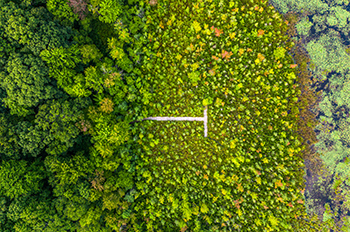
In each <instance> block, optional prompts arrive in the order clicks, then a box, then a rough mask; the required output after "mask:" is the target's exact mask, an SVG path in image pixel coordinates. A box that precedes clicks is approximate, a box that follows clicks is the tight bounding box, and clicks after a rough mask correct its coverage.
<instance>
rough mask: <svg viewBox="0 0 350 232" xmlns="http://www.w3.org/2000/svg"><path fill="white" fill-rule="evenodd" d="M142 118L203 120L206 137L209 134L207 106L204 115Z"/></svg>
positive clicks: (150, 118)
mask: <svg viewBox="0 0 350 232" xmlns="http://www.w3.org/2000/svg"><path fill="white" fill-rule="evenodd" d="M142 120H156V121H203V122H204V137H207V135H208V116H207V106H205V109H204V117H149V118H144V119H142Z"/></svg>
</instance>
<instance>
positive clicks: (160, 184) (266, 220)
mask: <svg viewBox="0 0 350 232" xmlns="http://www.w3.org/2000/svg"><path fill="white" fill-rule="evenodd" d="M145 5H147V3H146V2H145ZM148 9H149V11H147V10H148ZM146 12H147V13H146V17H147V22H146V27H148V39H149V40H150V41H152V42H153V43H152V45H153V46H149V49H150V50H152V51H153V54H152V56H150V57H149V59H147V60H150V62H148V63H147V64H146V65H144V66H143V69H141V72H142V74H141V76H142V77H143V78H144V79H145V78H146V79H147V80H149V82H148V83H149V85H150V86H151V87H150V93H151V98H150V100H149V104H148V105H147V107H145V109H147V110H148V112H149V115H148V116H152V117H155V116H177V117H180V116H181V117H185V116H192V117H200V116H201V114H202V110H203V106H208V138H202V139H199V138H198V137H197V136H196V135H191V136H190V134H192V131H193V130H194V129H193V125H190V124H191V123H192V124H194V123H193V122H186V125H187V126H186V127H184V126H182V127H181V126H179V127H180V129H177V130H176V129H174V128H173V127H171V126H170V125H174V124H176V123H179V122H173V123H168V124H169V125H168V124H167V123H165V122H145V121H143V122H142V124H141V125H142V127H143V129H142V131H141V132H142V133H141V134H140V139H141V141H142V142H140V143H142V144H143V147H144V149H145V150H146V151H147V153H144V154H143V155H142V156H143V160H144V161H145V163H144V164H143V168H142V169H141V171H140V172H138V176H140V177H141V175H142V177H144V178H147V179H145V182H140V183H138V184H137V186H138V189H140V190H142V195H144V197H145V198H143V201H142V202H141V203H139V204H137V206H136V207H137V210H138V211H140V212H142V214H141V215H142V216H144V217H145V218H146V219H147V228H148V229H149V230H152V228H155V229H156V230H159V231H171V230H178V229H181V230H182V231H184V230H186V229H190V230H191V231H202V230H208V231H215V230H221V231H226V230H228V228H230V229H233V228H235V229H238V228H240V229H241V230H243V231H260V230H261V231H263V230H265V231H287V230H292V229H296V228H298V229H301V228H302V227H300V226H297V222H296V220H294V219H295V218H297V217H299V216H305V215H304V214H303V213H302V212H304V211H305V208H304V207H305V206H304V204H303V200H302V199H303V197H302V191H303V179H302V173H303V170H302V167H303V160H302V159H303V157H302V156H301V154H300V151H301V150H302V147H301V146H300V145H301V142H302V137H301V136H300V135H298V134H297V133H295V131H296V130H297V128H296V126H295V125H296V124H297V117H298V113H299V110H298V108H297V106H296V104H295V103H296V102H297V101H298V95H299V94H300V90H299V89H298V88H297V87H298V84H297V83H295V79H296V75H295V71H294V70H295V69H294V68H295V67H296V66H297V65H296V64H294V62H293V60H292V58H291V57H290V56H289V55H288V54H286V52H287V50H289V49H290V48H291V47H292V46H293V43H292V42H290V41H289V42H287V39H288V37H286V36H285V35H284V34H283V30H285V29H286V27H287V22H285V21H283V20H282V18H281V16H280V15H279V14H278V13H276V12H275V11H274V9H273V7H271V6H270V7H267V6H266V2H262V3H261V2H260V3H257V2H254V1H251V2H249V1H245V2H240V1H237V2H233V1H231V2H229V1H196V2H193V1H182V2H181V3H180V2H171V1H162V2H158V4H156V5H155V6H147V8H146ZM150 28H151V29H150ZM280 28H282V31H281V30H280ZM193 93H195V94H193ZM186 94H187V97H186ZM179 124H180V125H182V124H181V123H179ZM196 124H199V123H196ZM138 125H139V124H138ZM181 128H182V129H181ZM164 138H167V139H166V140H164ZM210 139H213V140H215V141H216V142H214V143H213V142H212V141H210ZM169 140H170V141H171V142H170V141H169ZM193 140H195V141H193ZM161 141H163V142H164V143H162V142H161ZM166 141H169V143H170V144H168V143H167V142H166ZM209 141H210V143H211V146H210V148H212V149H209V150H205V149H203V152H204V154H206V155H205V156H202V155H201V156H200V158H198V159H196V158H197V155H199V154H201V153H197V152H192V150H196V149H197V148H196V147H198V146H199V147H202V146H203V144H207V142H209ZM214 144H215V145H216V146H214ZM217 144H220V145H217ZM183 146H185V147H186V146H188V147H189V150H187V152H180V151H182V149H183ZM171 147H172V148H171ZM207 148H208V147H207ZM215 149H217V150H215ZM188 153H190V154H191V155H192V157H191V155H188ZM194 157H196V158H194ZM162 161H163V162H162ZM194 161H195V162H194ZM213 163H215V165H210V167H211V169H208V166H209V164H213ZM162 170H165V171H162ZM170 170H173V171H170ZM141 179H142V178H141ZM198 179H199V180H201V181H199V182H197V180H198ZM165 180H167V181H165ZM206 180H211V181H208V184H206V187H205V188H203V187H202V186H201V184H202V183H206ZM169 183H170V185H169ZM189 183H190V185H189ZM213 183H215V184H213ZM189 186H191V187H189ZM150 187H151V188H150ZM194 189H196V190H198V189H201V190H202V191H201V192H200V193H198V192H197V191H194ZM198 195H200V196H201V197H198ZM145 199H146V201H145ZM165 199H168V201H166V200H165ZM174 202H176V203H175V204H174ZM179 202H180V203H179ZM179 204H180V206H179ZM141 206H142V207H141ZM253 212H254V213H253ZM167 222H168V223H167ZM169 222H170V223H169ZM303 226H304V227H305V228H303V229H311V227H309V228H306V225H305V224H304V225H303Z"/></svg>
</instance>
